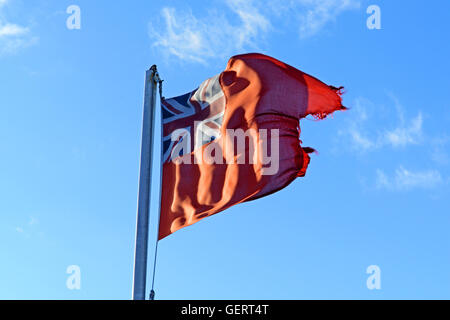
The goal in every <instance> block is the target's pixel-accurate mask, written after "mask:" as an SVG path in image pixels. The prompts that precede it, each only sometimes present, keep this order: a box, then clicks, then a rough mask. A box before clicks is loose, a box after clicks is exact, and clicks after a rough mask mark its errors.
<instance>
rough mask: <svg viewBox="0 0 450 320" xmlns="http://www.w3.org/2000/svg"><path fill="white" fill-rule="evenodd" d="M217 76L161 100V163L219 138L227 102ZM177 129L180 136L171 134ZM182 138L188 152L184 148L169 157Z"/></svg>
mask: <svg viewBox="0 0 450 320" xmlns="http://www.w3.org/2000/svg"><path fill="white" fill-rule="evenodd" d="M219 77H220V74H219V75H217V76H215V77H212V78H210V79H208V80H206V81H204V82H203V83H202V84H201V85H200V86H199V87H198V89H197V90H194V91H192V92H190V93H187V94H184V95H181V96H178V97H174V98H170V99H162V100H161V107H162V121H163V159H162V160H163V163H165V162H169V161H172V160H173V158H177V157H178V156H183V155H185V154H189V153H191V152H193V151H194V150H197V149H198V148H200V147H201V146H203V145H204V144H207V143H209V142H211V141H213V140H215V139H217V138H219V137H220V128H221V126H222V121H223V115H224V111H225V102H226V101H225V95H224V93H223V91H222V87H221V85H220V81H219ZM180 129H181V131H180V132H181V134H175V135H173V133H174V132H175V131H177V130H180ZM172 136H173V137H174V139H172ZM183 139H189V140H188V141H187V145H188V148H187V149H188V150H185V149H186V148H183V149H181V152H180V153H179V154H172V153H173V152H172V150H174V148H175V147H176V145H177V144H178V143H180V142H181V141H183ZM177 149H178V148H177Z"/></svg>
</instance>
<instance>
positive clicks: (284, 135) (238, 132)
mask: <svg viewBox="0 0 450 320" xmlns="http://www.w3.org/2000/svg"><path fill="white" fill-rule="evenodd" d="M341 89H342V88H336V87H333V86H328V85H326V84H325V83H323V82H321V81H319V80H318V79H316V78H314V77H312V76H310V75H308V74H306V73H303V72H301V71H299V70H297V69H295V68H293V67H291V66H289V65H287V64H285V63H283V62H281V61H279V60H277V59H275V58H272V57H269V56H266V55H263V54H257V53H252V54H244V55H238V56H234V57H232V58H231V59H230V60H229V62H228V65H227V67H226V69H225V71H223V72H222V73H221V74H219V75H217V76H215V77H212V78H210V79H208V80H206V81H204V82H203V83H202V84H201V85H200V86H199V88H198V89H196V90H194V91H192V92H190V93H187V94H185V95H182V96H178V97H174V98H170V99H162V101H161V107H162V121H163V124H162V125H163V128H162V130H163V134H162V135H163V157H162V158H163V159H162V160H163V165H162V167H163V168H162V192H161V213H160V214H161V215H160V225H159V237H158V238H159V239H163V238H165V237H166V236H168V235H170V234H172V233H173V232H175V231H177V230H179V229H181V228H184V227H186V226H189V225H192V224H194V223H195V222H197V221H199V220H201V219H203V218H206V217H209V216H211V215H213V214H216V213H218V212H221V211H223V210H225V209H227V208H229V207H231V206H233V205H236V204H238V203H241V202H244V201H250V200H255V199H258V198H261V197H264V196H267V195H269V194H271V193H274V192H276V191H279V190H281V189H283V188H284V187H286V186H287V185H289V184H290V183H291V182H292V181H293V180H295V179H296V178H297V177H303V176H304V175H305V173H306V169H307V167H308V164H309V162H310V157H309V155H308V154H309V153H311V152H312V151H314V150H313V149H311V148H302V147H301V140H300V124H299V120H300V119H302V118H305V117H306V116H308V115H311V116H313V117H315V118H317V119H323V118H325V117H326V116H327V115H328V114H331V113H333V112H334V111H336V110H344V109H345V107H344V106H343V105H342V99H341V93H342V91H341Z"/></svg>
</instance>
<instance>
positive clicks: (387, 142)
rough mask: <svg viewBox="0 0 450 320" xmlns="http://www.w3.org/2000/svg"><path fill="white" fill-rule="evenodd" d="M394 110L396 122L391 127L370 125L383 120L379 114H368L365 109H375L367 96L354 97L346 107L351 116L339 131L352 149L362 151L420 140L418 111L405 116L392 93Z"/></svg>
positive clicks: (421, 128) (420, 124)
mask: <svg viewBox="0 0 450 320" xmlns="http://www.w3.org/2000/svg"><path fill="white" fill-rule="evenodd" d="M391 98H392V99H393V100H394V107H395V111H396V115H395V117H396V118H397V123H396V124H395V125H394V126H391V127H385V128H379V127H378V126H376V127H375V128H374V126H372V125H371V123H372V122H374V121H375V122H376V124H377V125H379V124H380V123H383V122H384V121H381V120H380V119H379V118H377V117H376V115H377V113H375V117H372V118H371V117H370V116H369V109H372V110H374V109H376V111H377V112H380V108H375V106H374V105H373V103H372V102H370V101H368V100H367V99H363V98H358V99H356V101H355V103H354V107H353V108H352V110H351V111H350V113H352V114H353V115H354V116H353V117H352V119H350V121H349V123H348V125H347V128H346V129H345V130H341V131H340V134H341V135H344V136H345V135H347V136H349V137H350V141H351V144H352V147H353V149H355V150H357V151H360V152H365V151H372V150H376V149H380V148H382V147H386V146H390V147H392V148H401V147H406V146H409V145H418V144H420V143H421V142H422V141H423V116H422V113H421V112H419V113H418V114H417V116H415V117H412V118H410V119H409V120H405V115H404V108H403V107H402V106H401V104H400V103H399V102H398V100H397V99H396V98H395V97H394V96H392V97H391Z"/></svg>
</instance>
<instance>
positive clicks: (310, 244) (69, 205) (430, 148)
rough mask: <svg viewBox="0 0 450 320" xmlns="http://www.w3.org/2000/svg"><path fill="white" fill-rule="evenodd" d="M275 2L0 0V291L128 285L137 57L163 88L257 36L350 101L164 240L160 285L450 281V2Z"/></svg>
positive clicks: (79, 294) (418, 286) (344, 288)
mask: <svg viewBox="0 0 450 320" xmlns="http://www.w3.org/2000/svg"><path fill="white" fill-rule="evenodd" d="M280 3H281V2H280ZM280 3H277V2H276V1H272V0H269V1H267V2H265V3H264V5H262V4H261V2H260V1H238V0H236V1H233V0H213V1H208V2H207V3H206V2H202V1H190V2H189V4H187V3H186V2H183V1H164V2H156V1H152V2H149V1H127V2H125V1H103V0H102V1H100V0H99V1H87V0H74V1H54V0H53V1H39V2H33V3H32V4H31V3H29V2H28V1H24V0H6V1H5V0H0V150H1V151H0V152H1V153H0V154H1V157H0V195H1V196H0V257H1V263H0V298H2V299H17V298H25V299H129V298H130V296H131V284H132V267H133V250H134V232H135V219H136V216H135V215H136V199H137V182H138V170H139V168H138V167H139V151H140V130H141V114H142V97H143V85H144V74H145V70H146V69H147V68H148V67H150V65H152V64H157V65H158V67H159V70H160V74H161V77H162V78H163V79H164V80H165V82H164V95H165V96H167V97H169V96H175V95H180V94H183V93H185V92H188V91H191V90H192V89H194V88H196V87H197V86H198V85H199V84H200V83H201V82H202V81H203V80H205V79H206V78H208V77H211V76H213V75H215V74H217V73H219V72H221V71H222V70H223V69H224V68H225V66H226V62H227V60H228V58H229V57H230V56H232V55H234V54H237V53H244V52H254V51H257V52H262V53H265V54H268V55H271V56H274V57H276V58H278V59H280V60H283V61H285V62H286V63H289V64H291V65H293V66H295V67H297V68H299V69H301V70H302V71H305V72H307V73H310V74H312V75H314V76H316V77H318V78H320V79H321V80H323V81H325V82H327V83H329V84H333V85H335V86H340V85H343V86H345V87H346V94H345V96H344V104H345V105H346V106H348V107H349V108H351V110H350V111H348V112H341V113H336V114H334V115H333V117H330V118H328V119H326V120H325V121H321V122H316V121H311V120H302V122H301V126H302V140H303V142H304V145H305V146H311V147H314V148H315V149H317V150H318V151H319V154H318V155H313V159H312V162H311V165H310V168H309V171H308V173H307V176H306V177H305V178H301V179H297V180H296V181H295V182H294V183H292V184H291V185H290V186H289V187H287V188H286V189H284V190H282V191H281V192H278V193H276V194H274V195H271V196H269V197H266V198H263V199H260V200H257V201H255V202H251V203H245V204H241V205H238V206H235V207H233V208H231V209H229V210H227V211H226V212H224V213H221V214H218V215H216V216H214V217H211V218H208V219H205V220H203V221H201V222H200V223H197V224H196V225H193V226H191V227H189V228H185V229H183V230H180V231H178V232H176V233H175V234H174V235H172V236H170V237H168V238H166V239H164V240H163V241H161V242H160V246H159V256H158V266H157V274H156V291H157V298H159V299H227V298H230V299H396V298H401V299H411V298H413V299H416V298H425V299H431V298H437V299H442V298H447V299H448V298H450V273H449V271H448V270H449V268H450V255H449V252H450V234H449V232H448V227H449V225H450V217H449V209H450V205H449V204H450V203H449V201H450V200H449V197H448V195H449V191H450V188H449V182H450V170H449V166H450V148H449V146H450V130H449V129H448V128H449V127H450V126H449V125H450V103H449V101H450V96H449V95H450V93H449V84H450V81H449V80H448V75H449V73H450V64H449V63H448V57H449V56H450V44H449V42H448V41H447V35H446V33H445V30H446V29H447V18H448V17H447V15H448V14H447V12H448V11H449V10H450V3H449V2H448V1H444V0H440V1H428V2H426V3H424V2H411V1H408V2H407V1H386V0H374V1H370V2H368V1H365V0H359V1H358V0H323V1H313V0H293V1H289V2H287V1H283V2H282V3H283V4H280ZM73 4H75V5H78V6H79V7H80V9H81V29H79V30H69V29H68V28H67V27H66V20H67V18H68V17H69V14H67V13H66V9H67V7H68V6H69V5H73ZM372 4H375V5H378V6H379V7H380V9H381V29H380V30H369V29H368V28H367V26H366V20H367V18H368V17H369V14H367V13H366V9H367V7H368V6H369V5H372ZM156 178H157V177H156ZM155 181H156V180H155ZM153 200H154V201H153V203H154V204H156V198H155V197H154V199H153ZM156 207H157V206H154V207H153V209H155V208H156ZM152 212H153V213H154V212H155V211H154V210H153V211H152ZM154 218H155V214H153V215H152V222H154ZM70 265H77V266H79V267H80V270H81V290H69V289H68V288H67V287H66V280H67V278H68V276H69V275H68V274H67V273H66V269H67V267H68V266H70ZM371 265H377V266H379V268H380V270H381V290H369V289H368V288H367V286H366V280H367V278H368V276H369V275H368V274H366V269H367V268H368V267H369V266H371Z"/></svg>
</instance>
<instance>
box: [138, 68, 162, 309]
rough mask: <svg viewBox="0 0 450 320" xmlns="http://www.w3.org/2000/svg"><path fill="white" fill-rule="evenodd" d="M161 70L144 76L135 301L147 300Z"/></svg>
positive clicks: (148, 72) (153, 70)
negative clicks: (157, 101) (149, 236)
mask: <svg viewBox="0 0 450 320" xmlns="http://www.w3.org/2000/svg"><path fill="white" fill-rule="evenodd" d="M159 81H160V80H159V76H158V71H157V69H156V66H155V65H153V66H152V67H151V68H150V69H149V70H147V72H146V75H145V94H144V112H143V120H142V145H141V161H140V174H139V191H138V208H137V221H136V244H135V253H134V279H133V300H145V287H146V282H147V253H148V233H149V214H150V195H151V180H152V159H153V134H154V124H155V110H156V94H157V93H156V89H157V85H158V82H159Z"/></svg>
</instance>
